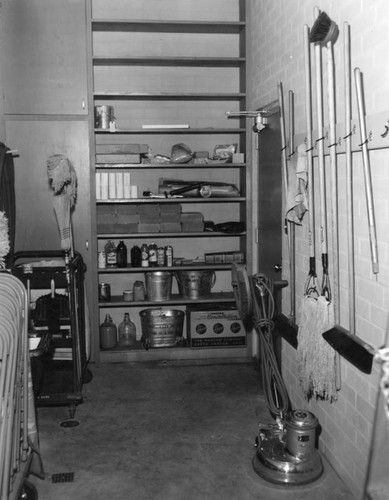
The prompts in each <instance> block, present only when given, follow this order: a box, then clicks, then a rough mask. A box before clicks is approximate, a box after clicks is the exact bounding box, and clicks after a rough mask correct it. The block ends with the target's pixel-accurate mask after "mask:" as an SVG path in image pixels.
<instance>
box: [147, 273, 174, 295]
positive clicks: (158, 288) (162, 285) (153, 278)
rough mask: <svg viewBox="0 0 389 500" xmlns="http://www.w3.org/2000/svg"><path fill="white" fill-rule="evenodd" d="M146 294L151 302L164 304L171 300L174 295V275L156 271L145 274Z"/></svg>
mask: <svg viewBox="0 0 389 500" xmlns="http://www.w3.org/2000/svg"><path fill="white" fill-rule="evenodd" d="M145 277H146V293H147V297H148V299H149V300H154V301H156V302H163V301H164V300H169V299H170V295H171V293H172V277H173V275H172V273H170V272H168V271H156V272H148V273H145Z"/></svg>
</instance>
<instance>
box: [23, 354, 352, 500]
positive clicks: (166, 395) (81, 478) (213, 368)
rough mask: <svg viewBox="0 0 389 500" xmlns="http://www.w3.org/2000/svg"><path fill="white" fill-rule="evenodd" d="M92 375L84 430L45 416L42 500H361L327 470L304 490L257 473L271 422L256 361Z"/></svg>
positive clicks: (103, 370) (48, 412) (126, 368)
mask: <svg viewBox="0 0 389 500" xmlns="http://www.w3.org/2000/svg"><path fill="white" fill-rule="evenodd" d="M90 368H91V370H92V372H93V380H92V381H91V382H90V383H89V384H87V385H84V388H83V392H84V403H83V404H82V405H80V406H79V407H78V408H77V412H76V418H77V419H78V420H79V421H80V425H79V426H77V427H70V428H64V427H61V426H60V425H59V424H60V422H61V420H64V419H65V418H66V416H67V410H66V408H39V409H38V426H39V435H40V447H41V454H42V459H43V463H44V467H45V473H46V479H45V480H40V479H37V478H33V477H30V480H31V481H32V482H33V483H34V484H35V486H36V487H37V489H38V494H39V500H54V499H55V500H91V499H93V500H106V499H109V500H119V499H120V500H122V499H134V500H154V499H155V500H203V499H212V500H219V499H220V500H221V499H223V500H246V499H247V500H249V499H266V500H272V499H278V500H279V499H281V500H282V499H288V500H291V499H296V500H297V499H298V500H304V499H307V500H308V499H309V500H319V499H320V500H327V499H328V500H330V499H331V500H337V499H346V500H353V499H354V497H353V496H352V494H351V493H350V492H349V491H348V489H347V488H346V487H345V486H344V484H343V483H342V481H341V480H340V479H339V478H338V476H337V475H336V474H335V472H334V471H333V470H332V468H331V467H330V466H329V465H328V464H327V463H325V464H324V473H323V475H322V476H321V478H319V479H318V480H317V481H316V482H314V483H312V484H310V485H306V486H299V487H298V486H279V485H273V484H271V483H268V482H266V481H265V480H263V479H262V478H260V477H259V476H258V475H257V474H256V473H255V472H254V471H253V468H252V465H251V461H252V458H253V454H254V446H253V445H254V440H255V436H256V433H257V426H258V423H259V422H269V423H270V422H272V419H271V417H270V414H269V412H268V410H267V408H266V404H265V401H264V398H263V392H262V388H261V383H260V378H261V377H260V372H259V370H258V367H257V366H256V365H255V364H253V363H238V364H207V365H203V364H200V365H199V364H195V365H190V364H188V363H185V364H182V365H179V364H169V363H155V364H150V365H146V364H142V365H139V364H128V363H127V364H100V365H92V366H91V367H90ZM72 473H73V474H72ZM62 474H63V475H62ZM54 481H58V482H54Z"/></svg>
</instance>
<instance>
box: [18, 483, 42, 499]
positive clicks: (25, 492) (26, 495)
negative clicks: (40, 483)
mask: <svg viewBox="0 0 389 500" xmlns="http://www.w3.org/2000/svg"><path fill="white" fill-rule="evenodd" d="M37 499H38V490H37V489H36V488H35V486H34V485H33V484H32V483H31V482H30V481H28V480H27V479H25V480H24V481H23V486H22V492H21V494H20V496H19V500H37Z"/></svg>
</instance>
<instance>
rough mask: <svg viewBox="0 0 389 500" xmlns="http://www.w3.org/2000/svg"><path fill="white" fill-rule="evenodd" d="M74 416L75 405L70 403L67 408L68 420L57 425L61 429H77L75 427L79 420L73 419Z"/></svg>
mask: <svg viewBox="0 0 389 500" xmlns="http://www.w3.org/2000/svg"><path fill="white" fill-rule="evenodd" d="M75 414H76V404H75V403H71V404H70V406H69V418H67V419H66V420H63V421H62V422H61V423H60V424H59V425H60V426H61V427H77V425H79V424H80V422H79V420H76V419H75V418H74V415H75Z"/></svg>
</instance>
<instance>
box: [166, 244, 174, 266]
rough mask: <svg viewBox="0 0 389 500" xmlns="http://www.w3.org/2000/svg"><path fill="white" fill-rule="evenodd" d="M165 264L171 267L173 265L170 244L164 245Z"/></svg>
mask: <svg viewBox="0 0 389 500" xmlns="http://www.w3.org/2000/svg"><path fill="white" fill-rule="evenodd" d="M165 265H166V266H167V267H172V265H173V247H172V246H171V245H167V246H166V247H165Z"/></svg>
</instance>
